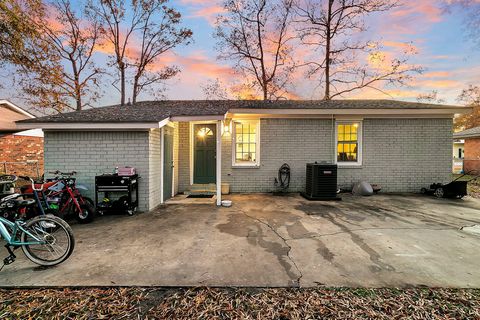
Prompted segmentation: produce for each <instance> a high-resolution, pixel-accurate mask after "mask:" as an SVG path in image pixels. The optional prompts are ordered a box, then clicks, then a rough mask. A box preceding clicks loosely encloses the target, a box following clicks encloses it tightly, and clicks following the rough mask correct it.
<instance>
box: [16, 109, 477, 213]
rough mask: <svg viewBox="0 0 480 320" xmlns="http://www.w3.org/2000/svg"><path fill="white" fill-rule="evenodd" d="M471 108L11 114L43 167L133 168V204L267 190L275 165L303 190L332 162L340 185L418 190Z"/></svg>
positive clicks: (442, 164)
mask: <svg viewBox="0 0 480 320" xmlns="http://www.w3.org/2000/svg"><path fill="white" fill-rule="evenodd" d="M468 111H470V108H466V107H456V106H445V105H433V104H421V103H411V102H401V101H391V100H335V101H273V102H262V101H198V100H197V101H153V102H147V101H145V102H139V103H137V104H135V105H133V106H130V105H129V106H123V107H122V106H108V107H103V108H96V109H90V110H83V111H79V112H72V113H64V114H58V115H53V116H47V117H43V118H37V119H29V120H24V121H20V122H18V125H19V126H21V127H23V128H25V129H29V128H38V127H40V128H42V129H43V130H44V132H45V163H46V164H45V171H46V172H48V171H51V170H55V169H59V170H76V171H77V172H78V177H79V180H81V181H82V182H84V183H87V184H89V185H90V186H91V187H92V190H93V183H94V176H95V175H97V174H101V173H103V172H111V171H112V169H113V168H114V167H115V166H125V165H128V166H134V167H136V168H137V171H138V173H139V175H140V176H141V177H142V179H141V180H140V181H141V183H140V197H139V200H140V208H139V209H141V210H149V209H152V208H154V207H156V206H157V205H159V204H161V203H163V202H164V201H165V200H166V199H168V198H170V197H172V196H173V195H175V194H177V193H182V192H185V191H188V190H189V189H191V188H192V187H195V186H196V185H198V184H215V185H216V187H215V188H216V189H215V190H216V196H217V204H220V201H221V184H222V183H228V184H229V185H230V190H231V192H270V191H272V190H274V179H275V177H277V175H278V174H277V172H278V169H279V167H280V166H281V165H282V164H284V163H288V164H289V165H290V167H291V182H290V187H289V191H292V192H294V191H295V192H297V191H303V190H304V188H305V165H306V163H309V162H314V161H328V162H334V163H337V164H338V166H339V173H338V175H339V176H338V179H339V185H340V186H350V185H351V184H352V183H353V182H356V181H359V180H367V181H369V182H371V183H376V184H380V185H381V186H382V187H383V190H384V191H386V192H417V191H418V190H420V188H421V187H424V186H426V185H429V184H430V183H432V182H436V181H448V180H449V179H450V174H451V171H452V158H451V154H452V153H451V152H452V151H451V150H452V149H451V148H452V118H453V116H454V114H458V113H464V112H468Z"/></svg>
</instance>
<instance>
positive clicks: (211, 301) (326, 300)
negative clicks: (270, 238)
mask: <svg viewBox="0 0 480 320" xmlns="http://www.w3.org/2000/svg"><path fill="white" fill-rule="evenodd" d="M405 317H408V318H410V319H480V290H478V289H424V288H410V289H363V288H358V289H354V288H313V289H293V288H282V289H258V288H242V289H239V288H190V289H173V288H172V289H168V288H81V289H80V288H79V289H69V288H65V289H11V290H10V289H3V290H0V319H158V318H160V319H319V318H328V319H353V318H355V319H370V318H376V319H401V318H405Z"/></svg>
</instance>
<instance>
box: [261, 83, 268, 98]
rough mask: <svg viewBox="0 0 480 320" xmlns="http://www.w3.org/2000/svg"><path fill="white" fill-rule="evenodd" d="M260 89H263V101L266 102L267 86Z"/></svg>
mask: <svg viewBox="0 0 480 320" xmlns="http://www.w3.org/2000/svg"><path fill="white" fill-rule="evenodd" d="M262 89H263V100H268V92H267V91H268V89H267V85H266V84H263V86H262Z"/></svg>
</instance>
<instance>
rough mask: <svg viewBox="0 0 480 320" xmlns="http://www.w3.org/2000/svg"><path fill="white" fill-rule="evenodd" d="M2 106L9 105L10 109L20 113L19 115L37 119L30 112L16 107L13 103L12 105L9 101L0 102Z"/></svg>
mask: <svg viewBox="0 0 480 320" xmlns="http://www.w3.org/2000/svg"><path fill="white" fill-rule="evenodd" d="M0 104H5V105H7V106H8V107H9V108H10V109H12V110H13V111H16V112H18V113H21V114H23V115H25V116H27V117H29V118H32V119H33V118H36V117H35V116H34V115H33V114H31V113H30V112H28V111H25V110H23V109H22V108H20V107H18V106H16V105H14V104H13V103H11V102H10V101H8V100H0Z"/></svg>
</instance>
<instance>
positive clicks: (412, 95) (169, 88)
mask: <svg viewBox="0 0 480 320" xmlns="http://www.w3.org/2000/svg"><path fill="white" fill-rule="evenodd" d="M449 1H450V2H452V1H456V0H449ZM478 2H479V5H480V0H479V1H478ZM444 3H445V1H435V0H422V1H413V0H405V1H404V4H403V5H402V6H401V7H399V8H396V9H395V10H392V11H390V12H386V13H381V14H375V15H373V16H371V17H369V18H368V20H367V27H368V32H367V33H366V34H364V35H363V37H366V39H369V40H370V39H371V40H375V41H378V42H379V43H381V44H382V47H383V49H382V50H383V53H384V54H385V56H386V57H395V56H397V55H399V54H401V53H402V52H403V51H404V50H405V48H406V47H407V46H408V47H409V48H413V49H414V50H415V51H416V52H417V54H416V55H415V56H414V57H413V58H412V59H411V60H410V63H412V64H415V65H419V66H421V67H423V68H424V70H425V71H424V73H423V74H421V75H418V76H416V77H415V79H414V80H413V81H411V82H410V83H409V85H408V86H405V87H382V88H381V89H382V90H384V91H385V92H387V93H388V94H389V96H387V95H384V94H382V93H380V92H379V91H375V90H371V89H367V90H362V91H355V92H353V93H351V94H349V95H347V96H345V97H343V98H349V99H355V98H356V99H361V98H369V99H377V98H386V99H392V98H393V99H399V100H409V101H415V100H416V99H417V97H418V95H419V94H424V93H428V92H431V91H432V90H436V91H438V94H439V98H442V99H443V100H444V101H445V103H450V104H458V103H459V102H458V101H457V97H458V95H459V94H460V92H461V91H462V89H464V88H466V87H468V85H475V84H479V83H480V63H479V62H480V47H479V46H478V45H477V46H475V44H474V43H473V42H472V41H471V40H470V39H469V37H468V34H467V31H466V24H465V19H466V13H465V12H464V11H462V10H450V11H449V12H446V11H445V10H444V7H442V4H444ZM170 5H171V6H173V7H175V8H176V9H177V10H178V11H179V12H181V13H182V16H183V24H184V26H186V27H188V28H190V29H191V30H192V31H193V40H194V41H193V43H192V44H190V45H188V46H182V47H178V48H176V49H175V51H172V52H170V53H168V54H166V55H165V56H164V57H162V58H161V59H159V60H158V61H157V62H156V63H157V65H156V66H154V68H160V67H161V66H163V65H166V64H175V65H177V66H178V67H180V69H181V73H180V74H179V75H178V76H176V77H175V78H174V79H171V80H169V81H168V83H167V85H166V91H165V97H166V98H167V99H203V98H205V96H204V94H203V91H202V86H203V85H205V84H207V83H208V82H211V81H215V80H216V79H219V80H220V81H222V82H223V83H225V84H231V83H232V81H233V82H235V81H237V82H238V81H239V79H241V77H240V76H239V75H238V74H235V72H234V70H233V69H232V63H231V62H229V61H224V60H218V59H217V55H218V52H217V51H216V50H215V44H216V40H215V38H214V37H213V32H214V23H215V18H216V15H218V14H219V13H222V12H223V7H222V3H221V1H215V0H177V1H170ZM79 6H80V4H79ZM311 50H312V49H311V48H307V47H304V48H297V52H296V55H297V56H307V55H309V54H312V52H311ZM108 52H109V50H108V48H103V50H102V52H99V53H97V54H96V56H95V60H96V61H97V62H98V63H99V64H105V63H106V62H107V60H108ZM293 79H294V82H293V84H292V86H291V97H295V98H301V99H320V98H322V95H323V94H322V90H321V89H319V88H318V85H317V84H318V82H317V80H316V79H315V78H311V79H306V78H305V77H303V75H302V74H301V73H300V74H295V75H294V77H293ZM112 81H113V80H111V79H105V81H104V82H105V83H103V85H102V86H103V91H104V93H103V95H102V98H101V99H100V100H99V101H98V102H97V104H98V105H108V104H116V103H118V102H119V95H118V92H117V91H116V90H115V89H114V88H113V87H112V86H111V82H112ZM127 94H129V93H128V92H127ZM0 96H2V98H7V99H8V98H10V99H12V100H14V101H15V99H16V97H15V95H14V93H13V92H9V90H8V89H5V88H4V89H2V90H1V92H0ZM127 97H128V95H127ZM151 98H152V96H149V95H148V94H143V95H142V96H141V97H140V100H148V99H151Z"/></svg>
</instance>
